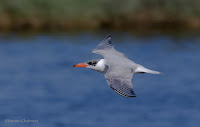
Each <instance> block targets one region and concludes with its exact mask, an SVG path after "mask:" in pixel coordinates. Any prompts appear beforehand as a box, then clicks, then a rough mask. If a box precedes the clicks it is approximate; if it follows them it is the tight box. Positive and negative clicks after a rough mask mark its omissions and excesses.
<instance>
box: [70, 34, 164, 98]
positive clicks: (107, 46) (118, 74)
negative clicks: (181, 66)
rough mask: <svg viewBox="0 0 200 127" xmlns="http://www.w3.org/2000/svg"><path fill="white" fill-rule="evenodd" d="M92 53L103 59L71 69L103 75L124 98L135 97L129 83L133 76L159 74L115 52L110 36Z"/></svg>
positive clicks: (79, 64)
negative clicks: (77, 68)
mask: <svg viewBox="0 0 200 127" xmlns="http://www.w3.org/2000/svg"><path fill="white" fill-rule="evenodd" d="M92 53H95V54H99V55H102V56H103V57H104V59H95V60H89V61H87V62H84V63H78V64H76V65H74V66H73V67H85V68H90V69H93V70H95V71H98V72H101V73H103V74H104V76H105V78H106V81H107V83H108V85H109V86H110V87H111V88H112V89H113V90H114V91H115V92H116V93H118V94H119V95H121V96H124V97H136V94H135V93H134V91H133V85H132V82H131V79H132V77H133V75H134V74H138V73H150V74H160V72H158V71H153V70H150V69H147V68H145V67H143V66H142V65H140V64H136V63H135V62H133V61H131V60H129V59H128V58H127V57H126V56H125V55H124V54H123V53H121V52H118V51H117V50H115V48H114V46H113V44H112V42H111V35H109V36H107V37H106V38H105V39H104V40H103V41H102V42H101V43H99V44H98V45H97V46H96V48H95V49H93V51H92Z"/></svg>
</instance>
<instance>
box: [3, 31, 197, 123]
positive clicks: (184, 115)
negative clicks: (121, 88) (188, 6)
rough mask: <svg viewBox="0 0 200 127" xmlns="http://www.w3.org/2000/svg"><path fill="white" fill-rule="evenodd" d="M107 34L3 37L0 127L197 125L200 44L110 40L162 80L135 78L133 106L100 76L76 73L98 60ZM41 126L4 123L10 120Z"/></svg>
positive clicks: (147, 76)
mask: <svg viewBox="0 0 200 127" xmlns="http://www.w3.org/2000/svg"><path fill="white" fill-rule="evenodd" d="M104 36H105V35H104V34H90V33H87V34H85V33H81V34H76V35H72V34H58V35H52V34H39V35H33V36H28V37H23V36H19V35H16V34H10V35H8V36H4V35H0V127H27V126H28V127H105V126H107V127H121V126H126V127H130V126H135V127H172V126H174V127H180V126H181V127H195V126H199V124H200V101H199V98H200V76H199V72H200V67H199V65H200V36H199V37H198V36H197V37H196V36H195V37H187V36H186V37H180V38H179V37H178V38H174V37H170V36H165V35H163V36H161V35H158V36H155V35H152V36H148V37H144V36H139V37H138V36H134V35H132V34H128V33H123V34H113V35H112V41H113V43H114V45H115V48H116V49H117V50H119V51H121V52H123V53H125V54H126V55H127V57H128V58H130V59H131V60H133V61H135V62H136V63H139V64H142V65H143V66H145V67H147V68H150V69H153V70H158V71H161V72H163V75H151V74H138V75H134V78H133V80H132V82H133V85H134V90H135V93H136V95H137V97H136V98H124V97H121V96H119V95H118V94H116V93H115V92H114V91H113V90H112V89H111V88H110V87H109V86H108V85H107V83H106V81H105V79H104V76H103V74H101V73H98V72H96V71H93V70H90V69H85V68H72V65H74V64H76V63H79V62H85V61H87V60H90V59H94V58H102V57H101V56H99V55H95V54H92V53H91V51H92V49H93V48H94V47H95V46H96V45H97V44H98V43H99V42H100V41H101V40H103V38H104ZM22 119H26V120H28V119H29V120H38V122H26V123H24V122H6V120H22Z"/></svg>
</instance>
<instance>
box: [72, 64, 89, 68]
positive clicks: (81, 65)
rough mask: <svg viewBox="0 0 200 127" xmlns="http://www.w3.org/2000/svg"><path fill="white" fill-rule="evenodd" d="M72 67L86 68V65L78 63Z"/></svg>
mask: <svg viewBox="0 0 200 127" xmlns="http://www.w3.org/2000/svg"><path fill="white" fill-rule="evenodd" d="M72 67H87V65H86V64H85V63H78V64H76V65H74V66H72Z"/></svg>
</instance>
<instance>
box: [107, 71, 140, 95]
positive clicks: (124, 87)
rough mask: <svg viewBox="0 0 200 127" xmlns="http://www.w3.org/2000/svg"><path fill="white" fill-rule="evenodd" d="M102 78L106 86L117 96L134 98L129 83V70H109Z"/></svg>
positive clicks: (131, 74)
mask: <svg viewBox="0 0 200 127" xmlns="http://www.w3.org/2000/svg"><path fill="white" fill-rule="evenodd" d="M104 76H105V78H106V81H107V83H108V85H109V86H110V87H111V88H112V89H113V90H114V91H115V92H116V93H118V94H119V95H121V96H124V97H136V94H135V93H134V91H133V85H132V82H131V79H132V77H133V73H132V72H131V70H126V69H125V68H121V69H118V70H116V69H112V68H109V70H108V72H107V73H106V74H105V75H104Z"/></svg>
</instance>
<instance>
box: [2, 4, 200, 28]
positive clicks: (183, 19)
mask: <svg viewBox="0 0 200 127" xmlns="http://www.w3.org/2000/svg"><path fill="white" fill-rule="evenodd" d="M105 28H106V29H115V30H123V29H127V30H134V29H145V30H148V29H162V30H166V29H183V28H184V29H192V30H193V29H195V30H198V29H199V28H200V1H199V0H125V1H122V0H115V1H112V0H0V30H24V29H26V30H33V29H34V30H64V31H65V30H72V29H73V30H75V29H76V30H88V29H92V30H96V29H105Z"/></svg>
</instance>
